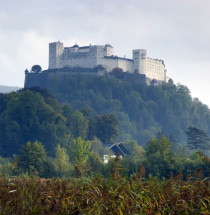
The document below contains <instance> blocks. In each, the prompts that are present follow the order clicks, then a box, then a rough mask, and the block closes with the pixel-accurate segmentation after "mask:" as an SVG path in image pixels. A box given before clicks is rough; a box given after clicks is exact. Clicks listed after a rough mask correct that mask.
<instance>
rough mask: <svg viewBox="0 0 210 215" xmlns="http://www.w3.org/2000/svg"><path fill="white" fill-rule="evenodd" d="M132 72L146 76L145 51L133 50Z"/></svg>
mask: <svg viewBox="0 0 210 215" xmlns="http://www.w3.org/2000/svg"><path fill="white" fill-rule="evenodd" d="M133 61H134V62H133V66H134V72H137V73H140V74H144V75H146V72H147V51H146V50H145V49H135V50H133Z"/></svg>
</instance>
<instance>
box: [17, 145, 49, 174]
mask: <svg viewBox="0 0 210 215" xmlns="http://www.w3.org/2000/svg"><path fill="white" fill-rule="evenodd" d="M46 158H47V155H46V151H45V149H44V146H43V145H42V143H39V142H37V141H36V142H34V143H31V142H27V144H26V145H23V146H22V148H21V151H20V156H19V163H18V165H19V167H21V168H23V169H24V171H26V172H28V173H29V174H38V175H42V174H43V172H44V167H43V166H44V162H45V161H46Z"/></svg>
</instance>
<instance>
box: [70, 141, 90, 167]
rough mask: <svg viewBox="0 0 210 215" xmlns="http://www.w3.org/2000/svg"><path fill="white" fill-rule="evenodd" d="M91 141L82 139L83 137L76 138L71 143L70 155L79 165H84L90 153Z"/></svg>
mask: <svg viewBox="0 0 210 215" xmlns="http://www.w3.org/2000/svg"><path fill="white" fill-rule="evenodd" d="M90 146H91V144H90V142H89V141H85V140H82V138H81V137H78V138H77V139H74V140H73V141H72V144H71V145H70V148H69V149H70V155H71V159H72V161H73V163H74V164H75V165H77V166H83V165H84V164H85V163H86V161H87V159H88V156H89V154H90Z"/></svg>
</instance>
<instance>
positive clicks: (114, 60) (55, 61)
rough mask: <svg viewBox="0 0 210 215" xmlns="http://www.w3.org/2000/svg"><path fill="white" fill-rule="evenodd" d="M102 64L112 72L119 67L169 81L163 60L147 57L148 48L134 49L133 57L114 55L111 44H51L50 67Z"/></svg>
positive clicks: (86, 66) (87, 66)
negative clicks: (70, 45) (81, 45)
mask: <svg viewBox="0 0 210 215" xmlns="http://www.w3.org/2000/svg"><path fill="white" fill-rule="evenodd" d="M98 65H102V66H103V67H105V68H106V69H107V71H108V72H110V71H111V70H112V69H114V68H116V67H119V68H121V69H122V70H123V71H124V72H126V71H128V72H130V73H133V72H137V73H140V74H145V75H146V77H147V78H149V79H157V80H160V81H165V82H167V81H168V78H167V71H166V69H165V64H164V62H163V60H158V59H152V58H149V57H147V51H146V49H135V50H133V59H127V58H122V57H117V56H114V48H113V47H112V46H111V45H107V44H106V45H105V46H103V45H89V46H83V47H79V46H78V45H74V46H72V47H64V46H63V43H61V42H60V41H59V42H54V43H50V44H49V69H55V68H63V67H83V68H94V67H96V66H98Z"/></svg>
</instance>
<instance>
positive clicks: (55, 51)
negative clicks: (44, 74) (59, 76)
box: [49, 41, 64, 69]
mask: <svg viewBox="0 0 210 215" xmlns="http://www.w3.org/2000/svg"><path fill="white" fill-rule="evenodd" d="M63 50H64V47H63V43H61V42H60V41H58V42H54V43H50V44H49V69H53V68H59V67H60V66H61V64H62V62H61V55H62V53H63Z"/></svg>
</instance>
